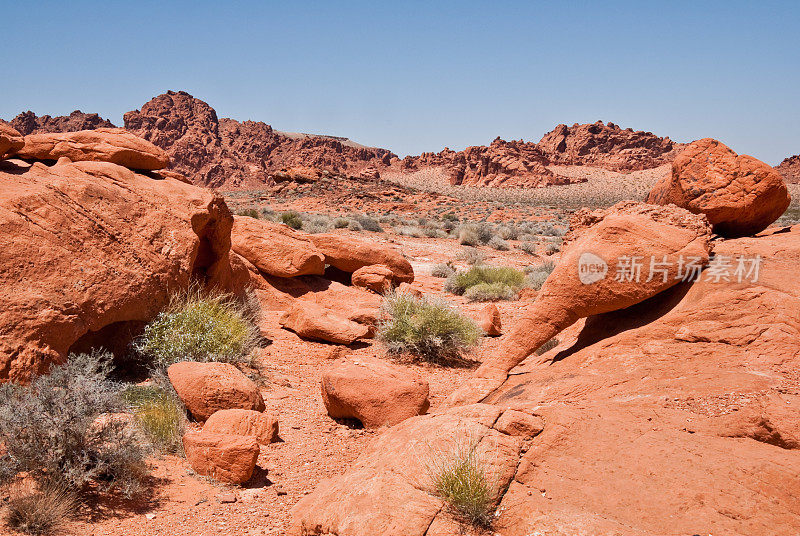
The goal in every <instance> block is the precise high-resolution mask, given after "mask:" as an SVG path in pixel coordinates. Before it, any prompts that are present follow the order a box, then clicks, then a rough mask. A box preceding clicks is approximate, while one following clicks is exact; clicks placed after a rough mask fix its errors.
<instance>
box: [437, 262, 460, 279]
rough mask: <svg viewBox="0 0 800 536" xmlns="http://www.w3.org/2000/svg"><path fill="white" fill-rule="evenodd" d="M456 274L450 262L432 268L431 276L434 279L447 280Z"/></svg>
mask: <svg viewBox="0 0 800 536" xmlns="http://www.w3.org/2000/svg"><path fill="white" fill-rule="evenodd" d="M455 273H456V269H455V267H454V266H453V264H452V263H450V262H443V263H439V264H437V265H436V266H434V267H433V268H431V275H432V276H433V277H441V278H443V279H446V278H448V277H450V276H451V275H453V274H455Z"/></svg>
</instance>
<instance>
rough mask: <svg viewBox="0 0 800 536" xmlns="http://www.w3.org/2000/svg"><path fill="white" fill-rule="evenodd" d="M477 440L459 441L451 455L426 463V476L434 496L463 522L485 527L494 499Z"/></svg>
mask: <svg viewBox="0 0 800 536" xmlns="http://www.w3.org/2000/svg"><path fill="white" fill-rule="evenodd" d="M477 446H478V445H477V441H475V440H470V441H466V440H462V441H459V442H458V443H457V444H456V446H455V448H454V449H453V451H452V452H450V453H446V454H443V453H439V454H438V455H435V456H433V457H432V458H431V460H430V461H429V462H428V464H427V467H426V469H427V472H428V476H429V477H430V479H431V482H432V483H433V488H434V490H435V492H436V494H437V495H439V496H440V497H441V498H442V499H444V500H445V502H447V505H448V506H449V507H450V509H451V510H452V512H453V513H454V514H455V515H456V516H457V517H460V518H462V519H463V520H464V521H466V522H468V523H470V524H473V525H477V526H480V527H488V526H489V525H491V521H492V510H493V508H492V507H493V505H494V497H493V493H492V487H491V485H490V482H489V477H488V475H487V473H488V464H486V463H485V462H484V461H483V459H482V457H481V456H480V455H479V454H478V452H477Z"/></svg>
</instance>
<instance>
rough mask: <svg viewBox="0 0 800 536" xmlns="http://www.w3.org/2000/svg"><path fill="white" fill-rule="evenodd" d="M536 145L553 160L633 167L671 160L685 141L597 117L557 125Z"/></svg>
mask: <svg viewBox="0 0 800 536" xmlns="http://www.w3.org/2000/svg"><path fill="white" fill-rule="evenodd" d="M537 147H538V149H539V150H540V151H541V152H542V154H543V155H544V157H545V158H547V159H548V160H549V161H550V162H551V163H553V164H561V165H580V166H596V167H600V168H604V169H610V170H612V171H633V170H639V169H648V168H654V167H658V166H660V165H662V164H666V163H667V162H671V161H672V160H673V159H674V158H675V156H676V155H677V153H678V152H680V150H681V149H682V147H683V144H680V143H675V142H673V141H672V140H670V139H669V138H660V137H658V136H656V135H654V134H652V133H650V132H642V131H634V130H633V129H630V128H627V129H624V130H623V129H622V128H620V127H618V126H617V125H615V124H614V123H607V124H605V123H603V122H602V121H597V122H596V123H587V124H584V125H579V124H577V123H576V124H574V125H572V126H571V127H568V126H567V125H558V126H557V127H556V128H554V129H553V130H552V131H550V132H548V133H547V134H545V135H544V136H543V137H542V139H541V140H540V141H539V143H538V144H537Z"/></svg>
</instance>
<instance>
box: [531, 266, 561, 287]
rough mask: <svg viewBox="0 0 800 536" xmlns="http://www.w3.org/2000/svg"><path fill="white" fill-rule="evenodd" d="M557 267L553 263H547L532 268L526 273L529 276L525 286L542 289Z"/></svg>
mask: <svg viewBox="0 0 800 536" xmlns="http://www.w3.org/2000/svg"><path fill="white" fill-rule="evenodd" d="M555 267H556V265H555V263H553V261H546V262H543V263H542V264H540V265H538V266H532V267H530V269H526V270H525V272H526V273H527V274H528V275H527V276H526V277H525V286H526V287H527V288H532V289H536V290H539V289H541V288H542V285H544V282H545V281H546V280H547V277H548V276H549V275H550V273H551V272H552V271H553V270H554V269H555Z"/></svg>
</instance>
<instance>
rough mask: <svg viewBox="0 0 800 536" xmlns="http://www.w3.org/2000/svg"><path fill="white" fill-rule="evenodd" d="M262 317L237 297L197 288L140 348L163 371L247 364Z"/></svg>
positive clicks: (164, 315) (173, 304)
mask: <svg viewBox="0 0 800 536" xmlns="http://www.w3.org/2000/svg"><path fill="white" fill-rule="evenodd" d="M256 317H257V313H256V312H254V311H253V309H252V307H249V306H248V305H247V304H243V303H241V302H239V301H236V300H235V299H234V298H233V297H231V296H228V295H225V294H216V293H204V292H201V291H200V290H199V289H196V288H191V289H189V290H187V291H184V292H180V293H176V294H174V295H173V296H172V298H171V299H170V303H169V305H168V306H167V307H166V309H165V310H164V311H162V312H161V313H159V314H158V316H156V318H155V319H154V320H153V321H151V322H150V323H149V324H147V325H146V326H145V328H144V333H143V334H142V335H141V337H139V338H138V339H137V341H136V342H135V344H134V346H135V348H136V350H137V351H138V352H139V353H140V354H141V355H143V356H144V357H146V358H147V359H148V360H149V361H150V363H151V364H152V365H153V366H154V367H156V368H160V369H165V368H166V367H168V366H170V365H171V364H173V363H177V362H179V361H225V362H239V361H246V358H247V357H248V356H249V355H250V353H251V352H252V351H253V349H254V348H255V347H256V345H257V343H258V341H259V339H260V334H259V330H258V327H257V318H256Z"/></svg>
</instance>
